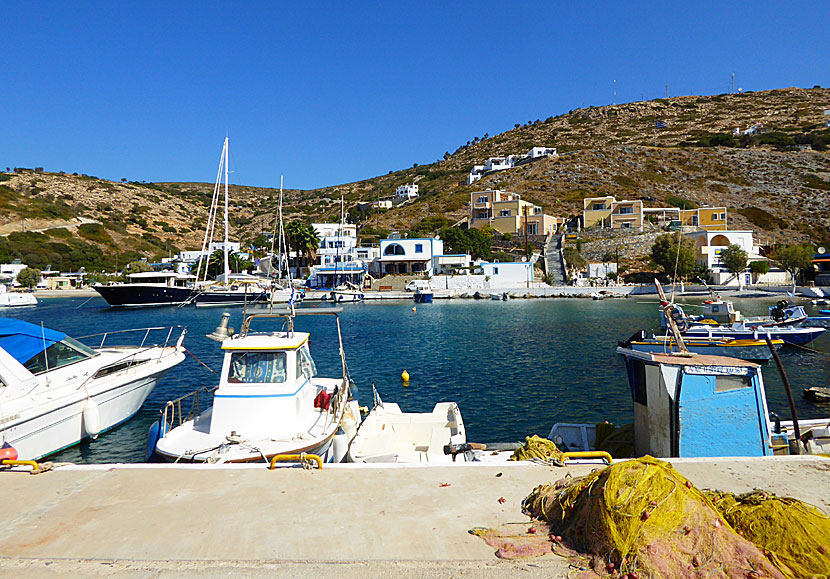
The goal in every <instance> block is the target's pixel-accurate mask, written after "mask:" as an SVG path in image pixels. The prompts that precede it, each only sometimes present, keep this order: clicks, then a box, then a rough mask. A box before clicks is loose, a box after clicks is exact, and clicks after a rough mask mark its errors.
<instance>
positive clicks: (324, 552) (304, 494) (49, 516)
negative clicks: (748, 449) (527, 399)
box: [0, 457, 830, 577]
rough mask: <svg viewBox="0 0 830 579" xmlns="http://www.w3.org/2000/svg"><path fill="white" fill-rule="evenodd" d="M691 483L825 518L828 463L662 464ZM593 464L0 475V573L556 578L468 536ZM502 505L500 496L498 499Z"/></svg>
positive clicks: (560, 568) (89, 469)
mask: <svg viewBox="0 0 830 579" xmlns="http://www.w3.org/2000/svg"><path fill="white" fill-rule="evenodd" d="M669 462H671V463H672V464H673V465H674V466H675V468H677V469H678V470H679V471H680V472H681V473H682V474H684V475H685V476H687V477H688V478H689V479H690V480H692V481H693V482H694V484H695V485H697V486H698V487H700V488H713V489H720V490H728V491H733V492H746V491H749V490H753V489H755V488H762V489H765V490H768V491H770V492H773V493H776V494H778V495H781V496H793V497H796V498H799V499H801V500H804V501H806V502H808V503H811V504H814V505H816V506H817V507H819V508H821V509H822V510H824V511H825V512H828V513H830V495H828V494H827V492H826V489H828V488H830V459H828V458H823V457H774V458H758V459H747V458H741V459H737V458H717V459H715V458H712V459H671V460H669ZM597 466H599V465H596V464H573V465H569V466H567V467H564V468H560V467H552V466H548V465H539V464H533V463H524V464H522V463H517V464H496V465H451V466H434V465H432V466H426V467H421V466H409V467H405V468H400V467H390V466H388V465H385V466H384V467H381V468H378V467H375V466H356V465H331V466H329V465H326V467H325V468H324V469H323V470H322V471H314V470H312V471H309V470H303V469H299V468H278V469H276V470H274V471H269V470H267V469H266V468H265V466H264V465H250V466H246V467H242V468H239V467H220V466H206V467H198V468H193V467H192V466H191V465H89V466H72V467H58V468H56V469H55V470H54V471H52V472H46V473H43V474H39V475H35V476H32V475H29V474H26V473H25V472H23V471H18V472H13V471H3V472H0V477H2V478H0V481H2V484H0V489H2V490H1V491H0V497H3V498H4V501H3V502H4V505H5V506H4V510H3V515H2V516H0V575H4V576H19V575H20V574H22V573H26V575H27V576H66V575H76V576H77V575H80V576H98V575H99V574H100V575H103V574H111V573H112V572H113V571H115V572H119V573H120V574H127V575H133V576H141V577H145V576H152V577H158V576H187V575H196V574H199V576H209V577H212V576H228V575H236V574H244V575H246V576H255V577H258V576H292V577H293V576H300V577H319V576H320V575H323V576H329V575H337V576H345V577H352V576H354V577H359V576H367V575H377V574H378V573H389V572H390V571H391V572H394V573H395V574H396V575H399V576H405V577H431V576H444V577H446V576H463V577H494V576H497V575H499V576H502V575H504V574H508V575H514V574H521V575H522V576H530V577H536V576H539V577H541V576H547V577H550V576H554V577H559V576H566V574H567V570H568V569H567V564H566V562H564V561H563V560H562V559H559V558H556V557H554V556H550V557H544V558H541V559H532V560H526V561H522V562H508V561H500V560H498V559H496V558H495V556H494V555H493V551H492V549H491V548H490V547H488V546H487V545H486V544H485V543H484V542H483V541H481V540H480V539H479V538H477V537H474V536H472V535H470V534H469V533H468V531H469V530H470V529H472V528H474V527H479V526H482V527H494V526H498V525H500V524H503V523H508V522H518V523H527V522H529V519H528V518H527V517H526V516H525V515H523V514H522V512H521V501H522V499H523V498H524V497H525V496H527V495H528V494H529V493H530V491H531V490H533V488H535V487H536V486H538V485H540V484H545V483H549V482H553V481H555V480H558V479H560V478H562V477H564V476H565V475H566V474H570V475H571V476H581V475H584V474H587V473H588V472H590V470H591V469H592V468H597ZM502 498H503V499H504V501H500V500H499V499H502Z"/></svg>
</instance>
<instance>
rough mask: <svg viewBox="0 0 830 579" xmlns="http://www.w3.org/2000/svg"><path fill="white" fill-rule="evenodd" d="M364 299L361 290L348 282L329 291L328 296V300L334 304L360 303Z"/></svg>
mask: <svg viewBox="0 0 830 579" xmlns="http://www.w3.org/2000/svg"><path fill="white" fill-rule="evenodd" d="M364 297H365V295H364V293H363V290H362V289H360V287H359V286H357V285H355V284H353V283H350V282H346V283H343V284H340V285H339V286H337V287H336V288H334V289H333V290H331V293H330V294H329V299H330V300H331V301H333V302H334V303H336V304H339V303H343V302H362V301H363V298H364Z"/></svg>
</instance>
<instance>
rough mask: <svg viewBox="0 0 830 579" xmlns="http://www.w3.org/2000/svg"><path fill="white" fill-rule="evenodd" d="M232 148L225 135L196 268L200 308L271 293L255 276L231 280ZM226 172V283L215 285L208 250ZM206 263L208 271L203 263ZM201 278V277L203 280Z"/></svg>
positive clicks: (245, 301) (259, 298)
mask: <svg viewBox="0 0 830 579" xmlns="http://www.w3.org/2000/svg"><path fill="white" fill-rule="evenodd" d="M229 153H230V148H229V145H228V138H227V137H225V144H224V146H223V147H222V157H221V159H220V160H219V171H218V172H217V175H216V184H215V185H214V187H213V200H212V202H211V205H210V212H209V213H208V219H207V225H206V226H205V237H204V240H203V242H202V253H201V255H202V259H200V260H199V265H198V266H197V269H196V284H197V286H198V287H199V291H198V292H197V293H196V294H195V295H194V296H193V298H192V301H193V302H194V303H195V304H196V306H197V307H204V306H230V305H243V304H250V303H256V302H259V303H263V302H266V301H267V300H268V292H267V290H265V289H264V288H262V287H261V286H260V285H259V284H258V283H257V280H256V279H255V278H253V277H252V278H251V279H250V280H244V279H243V280H237V281H235V282H232V281H231V272H230V266H229V263H228V246H229V241H228V230H229V224H228V199H229V195H228V157H229ZM223 172H224V177H225V178H224V190H225V199H224V224H223V225H224V233H225V238H224V243H223V244H222V253H223V256H224V270H223V277H222V282H221V283H218V284H211V283H209V282H208V281H207V270H208V259H206V258H207V253H208V250H209V249H210V246H211V245H212V243H213V231H214V228H215V225H216V217H217V214H218V213H219V206H220V201H221V192H222V174H223ZM203 264H204V270H202V265H203ZM200 277H201V279H200Z"/></svg>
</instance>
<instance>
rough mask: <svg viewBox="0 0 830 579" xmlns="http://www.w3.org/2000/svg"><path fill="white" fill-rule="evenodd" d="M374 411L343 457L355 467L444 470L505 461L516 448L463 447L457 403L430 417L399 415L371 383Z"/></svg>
mask: <svg viewBox="0 0 830 579" xmlns="http://www.w3.org/2000/svg"><path fill="white" fill-rule="evenodd" d="M372 392H373V395H374V404H373V407H372V410H371V411H370V412H369V414H368V415H367V416H366V418H365V419H364V420H363V422H362V423H360V426H359V427H358V428H357V434H356V435H355V436H354V438H353V439H352V440H351V443H350V445H349V451H348V453H347V455H346V461H347V462H354V463H405V464H421V465H429V464H436V465H447V464H453V463H466V462H487V463H498V462H505V461H507V460H508V459H509V458H510V457H511V456H512V454H513V451H515V450H516V448H518V447H519V446H521V445H520V444H518V443H496V444H477V443H473V442H467V434H466V431H465V429H464V421H463V419H462V418H461V410H460V409H459V408H458V404H456V403H455V402H439V403H438V404H436V405H435V407H434V408H433V409H432V412H403V411H402V410H401V409H400V407H399V406H398V405H397V404H395V403H392V402H383V401H382V400H381V399H380V396H379V395H378V392H377V390H376V389H375V386H374V384H372Z"/></svg>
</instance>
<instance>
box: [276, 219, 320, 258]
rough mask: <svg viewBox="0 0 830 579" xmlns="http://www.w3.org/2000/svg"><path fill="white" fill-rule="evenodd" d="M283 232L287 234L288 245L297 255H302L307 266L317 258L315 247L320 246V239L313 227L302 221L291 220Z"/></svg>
mask: <svg viewBox="0 0 830 579" xmlns="http://www.w3.org/2000/svg"><path fill="white" fill-rule="evenodd" d="M285 233H286V235H287V236H288V246H289V247H290V248H291V249H293V250H294V251H296V252H297V255H298V256H299V255H302V256H304V257H305V258H306V263H307V264H308V265H309V266H310V265H311V264H312V263H314V260H315V259H317V249H319V247H320V240H319V239H318V238H317V232H316V231H315V230H314V228H313V227H312V226H311V225H310V224H308V223H304V222H302V221H292V222H291V223H289V224H288V226H286V228H285Z"/></svg>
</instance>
